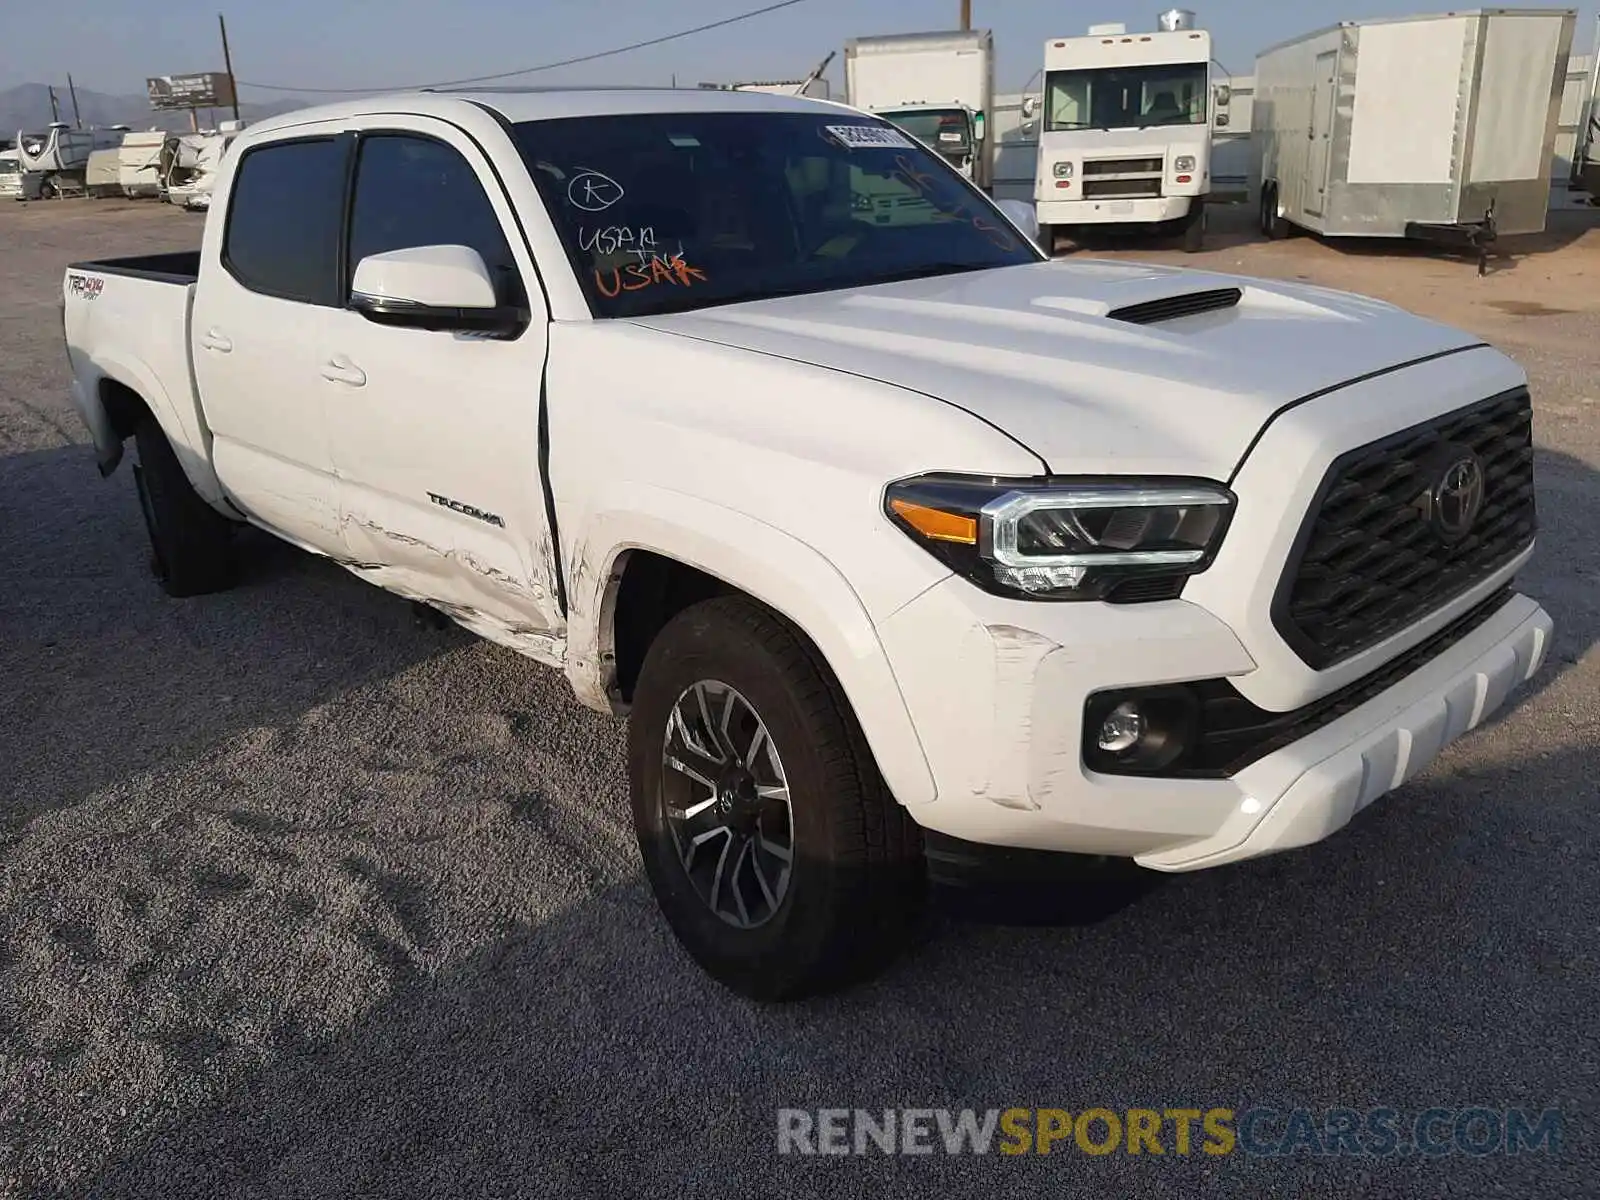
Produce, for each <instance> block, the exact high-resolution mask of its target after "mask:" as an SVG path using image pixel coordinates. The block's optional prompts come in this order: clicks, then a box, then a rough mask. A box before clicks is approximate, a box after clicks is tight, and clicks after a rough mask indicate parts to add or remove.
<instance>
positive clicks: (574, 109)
mask: <svg viewBox="0 0 1600 1200" xmlns="http://www.w3.org/2000/svg"><path fill="white" fill-rule="evenodd" d="M462 103H468V104H473V105H476V106H477V107H479V108H485V109H489V110H490V111H492V112H494V113H497V114H498V115H499V116H501V117H503V118H504V119H505V120H507V121H510V122H511V123H513V124H516V123H519V122H522V121H543V120H551V119H555V118H560V117H594V116H613V115H625V114H627V113H659V112H723V111H733V112H815V111H816V110H817V107H818V106H819V105H823V106H828V107H832V108H842V107H845V106H843V105H840V104H837V103H834V102H833V101H828V100H817V99H813V98H810V97H806V96H784V95H775V94H773V93H770V92H735V91H723V90H721V89H718V88H696V87H690V88H663V87H586V88H573V87H564V88H556V87H528V88H473V89H470V90H461V91H452V90H446V89H424V90H419V91H411V92H390V93H385V94H382V95H376V96H364V97H362V98H360V99H358V100H339V101H335V102H333V103H330V104H319V105H317V106H315V107H312V108H297V109H294V110H292V111H290V112H286V113H283V114H281V115H279V116H276V117H272V118H270V119H268V120H265V121H257V122H255V123H253V124H252V125H251V126H250V132H251V133H252V134H257V133H262V132H265V131H271V130H275V129H283V128H288V127H292V126H295V125H304V124H306V123H308V122H311V121H327V120H340V119H344V118H349V117H359V116H370V115H374V114H380V113H425V114H431V115H439V116H446V115H448V112H449V110H450V109H451V108H452V107H454V106H456V105H459V104H462Z"/></svg>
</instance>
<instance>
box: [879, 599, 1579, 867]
mask: <svg viewBox="0 0 1600 1200" xmlns="http://www.w3.org/2000/svg"><path fill="white" fill-rule="evenodd" d="M1485 611H1486V613H1487V615H1486V616H1482V617H1479V618H1477V619H1476V621H1475V623H1473V624H1472V625H1471V627H1470V628H1469V629H1468V630H1467V631H1466V632H1465V633H1462V634H1461V635H1460V636H1457V637H1454V638H1453V639H1451V640H1449V641H1448V643H1447V644H1446V645H1445V646H1444V648H1443V649H1441V650H1439V651H1438V652H1437V653H1436V654H1434V653H1432V651H1429V652H1428V653H1429V654H1431V655H1432V656H1431V657H1426V658H1425V660H1423V661H1420V662H1419V663H1418V664H1417V665H1416V666H1415V668H1414V669H1410V670H1409V672H1408V673H1405V674H1403V675H1401V676H1400V677H1398V678H1395V679H1393V681H1392V682H1390V681H1389V680H1390V678H1391V676H1390V675H1384V674H1382V673H1381V672H1380V675H1381V676H1382V677H1381V678H1380V677H1379V675H1375V676H1374V677H1373V678H1374V679H1375V680H1378V684H1380V685H1381V684H1384V683H1387V686H1375V688H1374V689H1369V691H1370V694H1365V693H1363V694H1362V696H1361V698H1360V702H1359V703H1352V704H1346V705H1340V706H1338V707H1336V708H1335V709H1334V710H1333V711H1332V713H1331V714H1326V715H1325V716H1324V717H1322V718H1319V719H1318V720H1316V721H1310V722H1307V723H1306V726H1307V727H1308V729H1309V731H1305V730H1301V731H1300V732H1298V733H1297V734H1296V736H1295V737H1294V738H1293V740H1289V741H1288V742H1287V744H1276V743H1274V748H1273V749H1271V752H1269V753H1264V754H1263V756H1261V757H1258V758H1256V759H1254V761H1251V762H1250V763H1249V764H1248V765H1247V766H1244V767H1243V768H1242V769H1239V770H1238V771H1236V772H1235V773H1233V774H1231V775H1226V776H1219V777H1209V778H1175V777H1150V776H1128V775H1108V774H1099V773H1096V772H1094V771H1091V770H1089V769H1088V767H1087V766H1086V765H1085V762H1084V754H1083V745H1084V737H1085V706H1086V702H1087V701H1088V699H1089V697H1090V696H1091V695H1092V694H1094V693H1096V692H1100V691H1103V690H1105V689H1108V688H1124V687H1137V686H1141V685H1158V684H1169V683H1177V682H1181V681H1192V680H1208V679H1219V678H1225V677H1227V676H1229V675H1239V674H1243V673H1246V672H1248V671H1250V670H1252V669H1253V668H1254V663H1253V662H1252V661H1251V659H1250V657H1249V655H1248V654H1247V653H1246V652H1245V650H1244V648H1243V646H1242V645H1241V644H1240V642H1239V640H1238V639H1237V638H1236V637H1235V636H1234V634H1233V632H1232V631H1231V630H1230V629H1229V628H1228V627H1227V626H1226V625H1225V624H1223V623H1222V622H1221V621H1220V620H1218V619H1217V618H1215V617H1214V616H1212V615H1211V614H1210V613H1208V612H1207V611H1205V610H1204V609H1202V608H1200V607H1199V606H1198V605H1195V604H1191V603H1188V602H1185V601H1182V600H1174V601H1165V602H1159V603H1152V604H1140V605H1121V606H1118V605H1100V604H1039V603H1030V602H1025V601H1008V600H1004V599H1001V598H997V597H992V596H989V595H987V594H983V593H979V592H978V591H977V590H976V589H974V588H973V587H971V585H969V584H967V583H966V582H965V581H962V580H954V579H952V580H948V581H946V582H945V583H944V584H941V585H940V586H939V587H936V588H934V589H932V590H931V591H930V592H927V593H924V595H923V596H921V597H919V598H918V599H917V600H916V601H913V602H912V603H911V604H909V605H907V606H906V607H905V608H904V609H902V610H900V611H899V612H898V613H896V614H895V615H894V616H892V617H891V618H889V619H888V620H887V621H886V622H884V624H883V625H882V626H881V633H882V636H883V644H884V646H885V649H886V650H887V652H888V654H889V658H890V661H891V662H892V664H893V666H894V670H895V674H896V676H897V678H898V679H899V681H900V684H901V689H902V694H903V695H904V696H905V698H906V701H907V704H908V705H909V707H910V709H911V712H912V717H913V720H915V721H916V723H917V726H918V728H919V730H920V731H921V733H922V741H923V745H924V747H925V748H926V749H927V752H928V757H929V764H930V767H931V768H932V770H933V774H934V778H935V780H936V782H937V785H938V798H937V799H935V800H933V801H931V802H929V803H926V804H918V805H913V806H911V807H910V808H909V810H908V811H909V812H910V813H911V815H912V817H913V818H914V819H915V820H916V821H917V822H918V823H919V824H920V825H922V826H923V827H924V828H927V829H930V830H934V831H936V832H938V833H942V834H946V835H948V836H950V837H954V838H959V839H962V840H964V841H968V842H976V843H981V844H984V845H990V846H1010V847H1017V848H1022V849H1032V850H1050V851H1061V852H1073V853H1081V854H1097V855H1111V856H1119V857H1128V858H1132V859H1134V860H1135V861H1136V862H1138V863H1139V864H1140V865H1142V866H1145V867H1149V868H1153V869H1155V870H1161V871H1189V870H1196V869H1200V868H1204V867H1213V866H1218V865H1221V864H1224V863H1229V862H1235V861H1238V860H1241V859H1247V858H1254V857H1257V856H1260V855H1264V854H1271V853H1274V852H1277V851H1280V850H1288V849H1292V848H1294V847H1298V846H1305V845H1308V844H1310V843H1313V842H1316V841H1320V840H1321V839H1323V838H1325V837H1327V836H1328V835H1330V834H1332V833H1334V832H1335V831H1337V830H1338V829H1340V828H1342V827H1343V826H1344V825H1346V824H1347V823H1348V822H1349V821H1350V819H1351V818H1352V817H1353V816H1354V815H1355V814H1356V813H1357V812H1359V811H1360V810H1361V809H1363V808H1365V807H1366V806H1367V805H1369V804H1371V803H1372V802H1373V801H1374V800H1376V799H1377V798H1378V797H1380V796H1382V795H1383V794H1385V793H1386V792H1389V791H1391V790H1392V789H1394V788H1396V787H1398V786H1400V785H1401V784H1403V783H1405V782H1406V781H1407V780H1409V779H1411V778H1413V777H1414V776H1415V775H1417V774H1418V773H1419V772H1420V771H1421V770H1423V769H1424V768H1425V767H1426V766H1427V765H1428V764H1429V763H1430V762H1431V761H1432V760H1433V759H1434V758H1435V757H1436V756H1437V755H1438V754H1439V752H1440V751H1441V750H1443V748H1444V747H1445V746H1446V745H1448V744H1449V743H1450V742H1452V741H1454V740H1455V739H1457V738H1459V737H1460V736H1461V735H1462V734H1464V733H1466V732H1467V731H1468V730H1471V729H1473V728H1475V727H1476V726H1478V725H1479V724H1481V723H1482V722H1483V721H1484V720H1485V719H1486V718H1487V717H1488V716H1489V715H1490V714H1491V713H1492V712H1494V711H1495V710H1496V709H1497V708H1499V707H1500V706H1501V705H1502V704H1503V703H1504V701H1505V700H1506V698H1507V696H1508V695H1509V694H1510V693H1511V691H1512V690H1513V689H1514V688H1515V687H1516V686H1517V685H1518V684H1520V683H1522V682H1523V681H1525V680H1526V679H1528V678H1529V677H1530V676H1532V675H1533V674H1534V672H1536V671H1537V670H1538V669H1539V667H1540V665H1541V664H1542V662H1543V660H1544V657H1545V654H1546V651H1547V649H1548V647H1549V643H1550V636H1551V631H1552V623H1551V620H1550V618H1549V616H1548V615H1546V613H1545V612H1544V610H1543V609H1542V608H1541V607H1540V606H1539V605H1538V604H1537V603H1535V602H1534V601H1533V600H1531V599H1529V598H1527V597H1526V596H1522V595H1511V596H1510V598H1509V599H1506V600H1505V601H1504V602H1502V603H1499V604H1498V606H1497V607H1496V606H1493V605H1491V606H1489V608H1488V609H1486V610H1485ZM1024 621H1025V622H1026V627H1024V626H1023V625H1022V624H1021V622H1024ZM952 631H955V632H956V634H957V636H956V637H955V638H954V639H953V640H952V637H951V634H952Z"/></svg>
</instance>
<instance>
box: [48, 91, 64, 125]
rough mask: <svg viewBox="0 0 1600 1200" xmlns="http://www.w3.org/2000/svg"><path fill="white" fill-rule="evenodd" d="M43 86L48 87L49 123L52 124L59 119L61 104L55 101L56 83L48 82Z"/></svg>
mask: <svg viewBox="0 0 1600 1200" xmlns="http://www.w3.org/2000/svg"><path fill="white" fill-rule="evenodd" d="M45 86H46V87H48V88H49V89H50V123H51V124H52V125H54V124H55V123H56V122H57V121H59V120H61V105H60V104H59V103H58V102H57V101H56V85H55V84H53V83H50V84H46V85H45Z"/></svg>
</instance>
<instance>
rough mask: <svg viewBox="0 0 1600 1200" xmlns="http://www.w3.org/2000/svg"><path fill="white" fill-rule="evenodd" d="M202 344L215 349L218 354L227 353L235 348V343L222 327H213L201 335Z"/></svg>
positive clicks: (208, 348) (209, 348)
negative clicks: (229, 338)
mask: <svg viewBox="0 0 1600 1200" xmlns="http://www.w3.org/2000/svg"><path fill="white" fill-rule="evenodd" d="M200 344H201V345H202V346H204V347H205V348H206V349H207V350H215V351H216V352H217V353H218V354H226V353H228V351H230V350H232V349H233V343H232V342H231V341H229V340H228V337H227V335H226V334H224V333H223V332H222V330H220V329H216V328H212V329H208V330H206V331H205V332H204V333H203V334H201V335H200Z"/></svg>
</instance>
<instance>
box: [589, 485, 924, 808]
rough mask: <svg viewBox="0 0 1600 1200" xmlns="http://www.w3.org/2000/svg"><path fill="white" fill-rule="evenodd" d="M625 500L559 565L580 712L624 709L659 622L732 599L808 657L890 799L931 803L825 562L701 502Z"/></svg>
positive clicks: (838, 579)
mask: <svg viewBox="0 0 1600 1200" xmlns="http://www.w3.org/2000/svg"><path fill="white" fill-rule="evenodd" d="M625 491H626V493H627V494H626V495H625V496H623V497H613V504H612V505H610V506H608V507H607V508H606V509H605V510H603V511H601V512H599V513H597V514H596V515H595V516H593V517H592V518H590V520H589V521H588V522H587V523H586V526H585V531H584V532H585V537H584V539H583V540H582V541H581V542H579V544H578V545H576V546H575V547H574V548H573V549H572V550H571V551H570V553H569V555H568V558H567V561H568V562H569V563H570V564H571V568H570V573H571V580H570V582H569V585H568V596H569V602H570V606H571V607H570V611H569V613H568V634H569V641H568V648H567V664H566V671H567V676H568V679H569V680H570V681H571V682H572V685H573V688H574V690H575V691H576V692H577V693H578V696H579V698H580V699H581V700H582V701H583V702H584V703H585V704H588V705H590V706H591V707H595V708H601V709H606V710H609V711H614V712H621V711H626V708H627V703H628V701H627V696H628V694H629V693H630V691H631V682H632V680H631V678H630V676H629V672H630V671H631V672H633V673H634V677H636V673H637V669H638V665H639V663H640V662H642V659H643V654H644V652H645V650H647V649H648V646H649V641H650V639H652V638H653V637H654V635H655V634H656V633H658V632H659V631H660V629H661V627H663V626H664V625H665V624H666V621H667V620H669V619H670V618H671V616H672V615H673V614H674V613H675V612H677V611H681V610H682V608H683V607H686V606H687V605H688V604H690V603H694V602H695V601H696V600H699V599H705V598H709V597H710V596H713V595H721V594H728V593H738V594H743V595H746V596H749V597H750V598H751V599H753V600H755V601H757V602H758V603H760V604H762V605H764V606H765V607H766V608H768V609H769V610H771V611H772V612H773V613H775V614H776V615H777V616H779V617H781V618H782V619H783V620H785V621H787V622H788V623H789V624H790V625H792V626H793V627H794V628H795V629H797V630H798V631H799V632H800V633H802V634H803V635H804V636H805V637H806V638H808V639H809V640H810V641H811V643H812V644H813V645H814V646H815V647H816V649H817V651H818V653H819V654H820V655H821V656H822V658H823V660H824V661H825V662H826V663H827V664H828V666H829V669H830V670H832V672H833V674H834V677H835V678H836V679H837V680H838V682H839V685H840V687H841V688H842V689H843V691H844V694H845V697H846V699H847V700H848V701H849V703H850V706H851V709H852V710H853V712H854V714H855V717H856V720H857V721H858V722H859V723H860V725H861V728H862V731H863V732H864V733H865V735H866V738H867V743H868V745H869V746H870V747H871V749H872V752H873V756H874V758H875V759H876V760H877V763H878V767H879V770H880V771H881V772H882V774H883V777H884V779H885V781H886V782H887V783H888V785H889V788H890V790H891V791H892V792H893V793H894V795H895V797H896V798H897V799H899V800H900V801H901V803H904V804H915V803H922V802H926V801H930V800H932V799H934V797H935V794H936V792H935V785H934V780H933V775H932V772H931V770H930V768H929V766H928V761H927V757H926V755H925V753H924V751H923V748H922V743H921V740H920V738H919V736H918V734H917V731H916V727H915V726H914V724H913V723H912V720H911V715H910V710H909V708H908V707H907V705H906V702H905V699H904V697H903V696H902V695H901V692H900V685H899V683H898V681H897V680H896V679H895V676H894V671H893V669H892V667H891V666H890V663H889V659H888V657H887V655H886V653H885V651H884V649H883V645H882V643H881V641H880V640H879V638H878V634H877V630H876V628H875V627H874V625H873V622H872V619H871V617H870V615H869V614H868V612H867V610H866V608H865V606H864V605H863V604H862V602H861V599H860V597H859V596H858V595H857V594H856V592H855V589H854V588H852V587H851V586H850V584H849V582H848V581H847V580H846V579H845V578H844V576H843V575H841V574H840V573H839V571H838V569H837V568H836V567H835V566H834V565H833V564H832V563H831V562H829V561H828V560H827V559H826V558H824V557H823V556H822V555H821V554H820V553H819V552H818V551H816V550H815V549H813V548H812V547H811V546H809V545H807V544H806V543H804V542H801V541H800V540H798V539H797V538H794V537H792V536H791V535H789V534H787V533H785V532H783V531H782V530H779V529H777V528H775V527H774V526H771V525H768V524H765V523H764V522H761V521H758V520H756V519H755V518H753V517H749V516H746V515H744V514H742V513H737V512H734V511H732V510H730V509H726V508H722V507H720V506H718V505H715V504H712V503H710V502H708V501H704V500H699V499H696V498H694V497H690V496H686V495H684V494H682V493H677V492H669V491H666V490H664V489H658V488H652V487H647V486H639V487H633V488H629V489H626V490H625ZM652 597H656V598H657V599H656V601H655V603H654V605H652V602H651V601H652ZM619 617H620V622H619Z"/></svg>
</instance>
